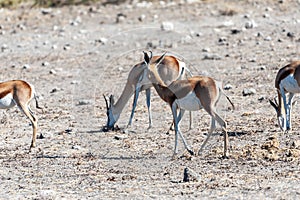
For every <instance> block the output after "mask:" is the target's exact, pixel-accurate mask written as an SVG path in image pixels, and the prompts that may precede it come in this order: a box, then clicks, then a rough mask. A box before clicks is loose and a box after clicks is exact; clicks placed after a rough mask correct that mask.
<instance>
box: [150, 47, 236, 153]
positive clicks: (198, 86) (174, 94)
mask: <svg viewBox="0 0 300 200" xmlns="http://www.w3.org/2000/svg"><path fill="white" fill-rule="evenodd" d="M164 57H165V54H163V55H162V56H161V57H160V58H158V59H156V60H155V61H153V62H151V55H150V57H149V55H148V54H147V53H145V52H144V60H145V63H147V68H148V78H149V79H150V80H151V81H152V84H153V86H154V88H155V89H156V91H157V93H158V94H159V96H160V97H161V98H162V99H163V100H164V101H165V102H167V103H168V104H169V105H170V107H171V110H172V114H173V121H174V128H175V148H174V154H173V157H174V156H175V155H176V154H177V153H178V149H177V143H178V134H179V135H180V137H181V139H182V141H183V144H184V146H185V148H186V149H187V150H188V152H189V153H190V154H191V155H193V154H194V152H193V150H192V149H191V148H190V147H189V145H188V144H187V142H186V140H185V139H184V137H183V135H182V133H181V131H180V128H179V123H180V120H181V118H182V116H183V114H184V112H185V110H189V111H196V110H200V109H202V108H204V109H205V111H206V112H207V113H208V114H209V115H210V116H211V127H210V130H209V134H208V136H207V138H206V140H205V141H204V142H203V144H202V146H201V148H200V150H199V152H198V154H200V152H201V150H202V149H203V148H204V146H205V144H206V142H207V141H208V139H209V137H210V135H211V133H212V132H213V131H214V130H215V129H216V124H215V121H217V122H218V123H219V124H220V125H221V127H222V129H223V131H224V155H223V156H224V158H226V157H228V134H227V130H226V122H225V121H224V120H223V119H222V118H221V117H220V116H219V114H218V113H217V112H216V104H217V103H218V101H219V99H220V96H221V95H220V94H221V93H223V94H224V92H223V90H222V89H221V87H220V83H219V82H216V81H215V80H214V79H212V78H210V77H207V76H193V77H191V78H188V79H187V80H176V81H173V82H172V83H171V84H170V85H169V86H167V85H166V84H165V83H164V82H163V80H162V79H161V77H160V75H159V73H158V70H157V66H158V65H161V61H162V60H163V59H164ZM224 95H225V94H224ZM225 96H226V95H225ZM226 98H227V99H228V101H229V102H230V104H231V105H232V107H233V108H234V105H233V103H232V102H231V100H230V99H229V97H228V96H226ZM177 109H180V112H179V114H178V115H177Z"/></svg>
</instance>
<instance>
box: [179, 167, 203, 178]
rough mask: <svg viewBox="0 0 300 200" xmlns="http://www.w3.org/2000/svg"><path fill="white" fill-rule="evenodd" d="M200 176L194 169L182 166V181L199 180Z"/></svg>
mask: <svg viewBox="0 0 300 200" xmlns="http://www.w3.org/2000/svg"><path fill="white" fill-rule="evenodd" d="M200 179H201V177H200V175H199V174H197V173H196V172H195V171H194V170H192V169H190V168H187V167H186V168H184V172H183V182H191V181H196V182H198V181H200Z"/></svg>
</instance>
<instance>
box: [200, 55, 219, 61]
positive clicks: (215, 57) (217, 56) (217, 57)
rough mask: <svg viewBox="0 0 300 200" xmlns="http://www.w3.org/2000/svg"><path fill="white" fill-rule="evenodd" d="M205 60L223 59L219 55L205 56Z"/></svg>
mask: <svg viewBox="0 0 300 200" xmlns="http://www.w3.org/2000/svg"><path fill="white" fill-rule="evenodd" d="M202 59H203V60H221V59H222V57H221V56H219V55H217V54H205V55H204V57H203V58H202Z"/></svg>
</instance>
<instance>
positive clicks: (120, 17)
mask: <svg viewBox="0 0 300 200" xmlns="http://www.w3.org/2000/svg"><path fill="white" fill-rule="evenodd" d="M126 17H127V16H126V15H125V14H123V13H118V14H117V17H116V23H122V22H124V21H125V20H126Z"/></svg>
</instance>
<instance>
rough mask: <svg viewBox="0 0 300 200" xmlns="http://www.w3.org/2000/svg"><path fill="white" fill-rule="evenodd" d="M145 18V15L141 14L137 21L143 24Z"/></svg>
mask: <svg viewBox="0 0 300 200" xmlns="http://www.w3.org/2000/svg"><path fill="white" fill-rule="evenodd" d="M145 18H146V15H144V14H142V15H141V16H139V17H138V20H139V21H140V22H143V21H144V19H145Z"/></svg>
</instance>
